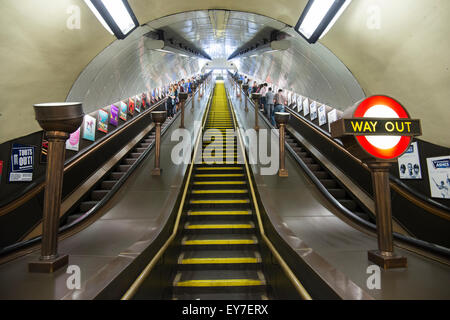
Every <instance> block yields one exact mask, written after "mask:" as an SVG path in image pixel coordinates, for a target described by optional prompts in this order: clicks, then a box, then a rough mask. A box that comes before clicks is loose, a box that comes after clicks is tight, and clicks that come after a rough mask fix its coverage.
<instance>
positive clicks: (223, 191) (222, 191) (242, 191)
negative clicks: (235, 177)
mask: <svg viewBox="0 0 450 320" xmlns="http://www.w3.org/2000/svg"><path fill="white" fill-rule="evenodd" d="M247 192H248V190H192V193H193V194H210V193H247Z"/></svg>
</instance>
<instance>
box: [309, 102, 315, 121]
mask: <svg viewBox="0 0 450 320" xmlns="http://www.w3.org/2000/svg"><path fill="white" fill-rule="evenodd" d="M309 112H310V113H311V121H313V120H316V119H317V102H315V101H313V102H312V103H311V107H310V110H309Z"/></svg>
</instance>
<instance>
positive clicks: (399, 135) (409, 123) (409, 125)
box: [331, 96, 422, 160]
mask: <svg viewBox="0 0 450 320" xmlns="http://www.w3.org/2000/svg"><path fill="white" fill-rule="evenodd" d="M331 131H332V132H331V134H332V136H333V137H334V138H337V137H343V138H344V140H345V141H343V142H344V144H346V143H347V144H353V142H354V141H356V142H357V144H358V145H359V147H360V148H361V149H362V150H363V151H364V152H365V153H366V154H368V155H370V156H371V157H374V158H377V159H385V160H392V159H395V158H398V157H399V156H401V155H402V154H403V153H404V152H405V151H406V150H408V147H409V145H410V144H411V141H412V137H414V136H420V135H421V134H422V129H421V125H420V120H415V119H410V116H409V114H408V112H407V111H406V109H405V108H404V107H403V106H402V105H401V104H400V103H399V102H398V101H396V100H394V99H392V98H390V97H387V96H373V97H370V98H367V99H365V100H363V101H362V102H360V103H359V104H357V105H356V106H355V107H353V108H351V109H349V110H347V111H345V112H344V116H343V119H340V120H338V121H336V122H335V123H332V124H331ZM346 136H354V139H353V138H352V141H349V139H346V138H345V137H346ZM349 142H350V143H349ZM350 147H351V148H352V149H353V150H354V149H355V148H354V146H353V145H352V146H350ZM359 155H360V154H359Z"/></svg>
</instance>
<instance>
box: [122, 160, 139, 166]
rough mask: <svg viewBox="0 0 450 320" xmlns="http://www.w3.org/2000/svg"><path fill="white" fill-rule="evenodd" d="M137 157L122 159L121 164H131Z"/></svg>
mask: <svg viewBox="0 0 450 320" xmlns="http://www.w3.org/2000/svg"><path fill="white" fill-rule="evenodd" d="M136 160H137V158H128V159H125V160H123V164H125V165H132V164H134V163H135V162H136Z"/></svg>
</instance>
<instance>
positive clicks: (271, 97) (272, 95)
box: [234, 73, 287, 126]
mask: <svg viewBox="0 0 450 320" xmlns="http://www.w3.org/2000/svg"><path fill="white" fill-rule="evenodd" d="M234 76H235V78H236V79H239V80H241V81H242V84H246V85H248V95H249V96H251V94H252V93H260V94H261V98H260V101H259V106H260V110H261V111H262V112H263V113H264V115H265V116H266V117H267V118H268V119H269V120H270V122H271V123H272V125H273V126H276V122H275V112H284V111H285V105H287V99H286V96H285V95H284V92H283V89H278V91H277V92H274V89H273V88H272V87H270V86H269V85H268V84H267V83H260V84H258V83H257V82H256V81H253V84H252V85H250V83H251V81H250V79H249V78H248V77H247V76H243V75H239V74H237V73H236V74H235V75H234Z"/></svg>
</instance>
